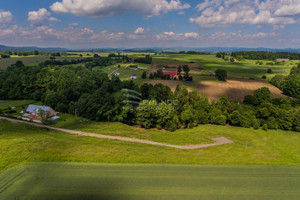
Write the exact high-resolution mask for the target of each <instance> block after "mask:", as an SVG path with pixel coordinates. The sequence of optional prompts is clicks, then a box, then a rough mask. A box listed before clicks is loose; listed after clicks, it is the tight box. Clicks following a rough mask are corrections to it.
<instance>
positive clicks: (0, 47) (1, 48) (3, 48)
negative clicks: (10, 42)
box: [0, 45, 68, 52]
mask: <svg viewBox="0 0 300 200" xmlns="http://www.w3.org/2000/svg"><path fill="white" fill-rule="evenodd" d="M35 50H38V51H41V52H65V51H68V49H66V48H60V47H49V48H42V47H12V46H5V45H0V51H14V52H19V51H35Z"/></svg>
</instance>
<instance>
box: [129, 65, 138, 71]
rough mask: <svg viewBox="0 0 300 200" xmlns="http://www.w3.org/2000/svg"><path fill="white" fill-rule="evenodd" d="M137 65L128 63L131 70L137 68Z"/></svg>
mask: <svg viewBox="0 0 300 200" xmlns="http://www.w3.org/2000/svg"><path fill="white" fill-rule="evenodd" d="M138 68H139V66H137V65H130V69H133V70H138Z"/></svg>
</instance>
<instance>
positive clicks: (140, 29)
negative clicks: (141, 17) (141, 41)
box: [134, 27, 145, 34]
mask: <svg viewBox="0 0 300 200" xmlns="http://www.w3.org/2000/svg"><path fill="white" fill-rule="evenodd" d="M144 32H145V29H144V28H142V27H138V28H137V29H136V30H135V31H134V34H143V33H144Z"/></svg>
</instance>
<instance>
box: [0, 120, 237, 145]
mask: <svg viewBox="0 0 300 200" xmlns="http://www.w3.org/2000/svg"><path fill="white" fill-rule="evenodd" d="M1 119H2V120H7V121H11V122H14V123H22V124H28V125H32V126H36V127H41V128H48V129H51V130H56V131H61V132H65V133H70V134H73V135H78V136H87V137H94V138H101V139H109V140H120V141H125V142H135V143H142V144H149V145H155V146H164V147H170V148H175V149H201V148H206V147H211V146H219V145H224V144H229V143H233V142H232V141H231V140H229V139H227V138H225V137H217V138H213V140H214V141H215V143H213V144H202V145H190V146H181V145H171V144H164V143H160V142H153V141H150V140H141V139H135V138H127V137H118V136H110V135H101V134H94V133H87V132H81V131H75V130H70V129H63V128H55V127H52V126H47V125H42V124H35V123H31V122H26V121H21V120H16V119H10V118H7V117H0V120H1Z"/></svg>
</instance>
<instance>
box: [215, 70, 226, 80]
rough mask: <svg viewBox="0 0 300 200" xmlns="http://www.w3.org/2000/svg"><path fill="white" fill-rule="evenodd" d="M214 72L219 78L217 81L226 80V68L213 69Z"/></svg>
mask: <svg viewBox="0 0 300 200" xmlns="http://www.w3.org/2000/svg"><path fill="white" fill-rule="evenodd" d="M215 73H216V78H217V79H218V80H219V81H226V79H227V71H226V70H223V69H217V70H216V71H215Z"/></svg>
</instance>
